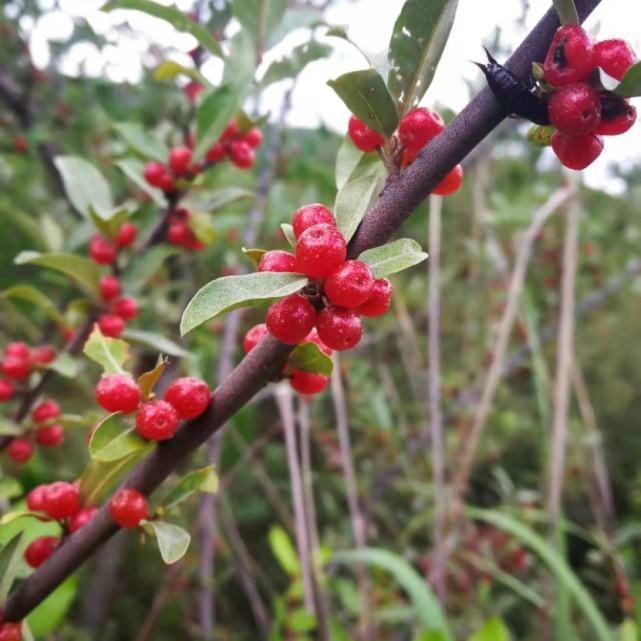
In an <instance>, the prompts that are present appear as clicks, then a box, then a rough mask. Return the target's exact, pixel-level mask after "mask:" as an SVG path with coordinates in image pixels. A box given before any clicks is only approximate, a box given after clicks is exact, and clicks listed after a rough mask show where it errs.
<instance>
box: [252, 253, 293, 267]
mask: <svg viewBox="0 0 641 641" xmlns="http://www.w3.org/2000/svg"><path fill="white" fill-rule="evenodd" d="M297 270H298V263H297V262H296V256H294V254H290V253H289V252H285V251H280V250H274V251H269V252H267V253H266V254H263V256H262V257H261V259H260V262H259V263H258V271H259V272H296V271H297Z"/></svg>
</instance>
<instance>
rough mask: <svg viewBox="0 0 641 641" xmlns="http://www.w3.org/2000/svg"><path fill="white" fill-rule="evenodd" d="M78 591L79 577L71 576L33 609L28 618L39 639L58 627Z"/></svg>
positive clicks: (28, 622) (33, 631)
mask: <svg viewBox="0 0 641 641" xmlns="http://www.w3.org/2000/svg"><path fill="white" fill-rule="evenodd" d="M77 593H78V579H77V577H76V576H71V577H69V578H68V579H67V580H66V581H65V582H64V583H63V584H62V585H60V586H59V587H58V588H56V589H55V590H54V591H53V592H52V593H51V594H49V596H48V597H47V598H46V599H45V600H44V601H43V602H42V603H41V604H40V605H38V607H36V608H35V610H33V611H32V612H31V613H30V614H29V615H28V616H27V619H26V622H27V624H28V625H29V626H30V628H31V633H32V634H33V636H34V637H36V638H38V639H42V638H45V637H46V636H47V635H50V634H51V633H52V632H53V631H54V630H56V628H58V627H59V626H60V625H61V624H62V622H63V621H64V619H65V617H66V616H67V612H68V611H69V608H71V605H72V604H73V601H74V599H75V598H76V595H77Z"/></svg>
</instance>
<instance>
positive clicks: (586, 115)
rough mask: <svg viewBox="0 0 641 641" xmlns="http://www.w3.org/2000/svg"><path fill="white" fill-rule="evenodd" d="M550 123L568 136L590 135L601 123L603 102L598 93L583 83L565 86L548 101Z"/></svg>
mask: <svg viewBox="0 0 641 641" xmlns="http://www.w3.org/2000/svg"><path fill="white" fill-rule="evenodd" d="M548 115H549V117H550V123H551V124H552V125H553V126H554V127H556V128H557V129H558V130H559V131H562V132H563V133H567V134H589V133H590V132H591V131H594V130H595V129H596V127H597V125H598V124H599V122H600V121H601V102H600V101H599V96H598V94H597V92H596V91H594V90H593V89H590V87H588V85H586V84H585V83H583V82H578V83H575V84H571V85H565V86H564V87H561V88H560V89H558V90H557V91H555V92H554V93H553V94H552V95H551V96H550V99H549V100H548Z"/></svg>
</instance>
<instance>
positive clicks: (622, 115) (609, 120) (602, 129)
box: [594, 93, 637, 136]
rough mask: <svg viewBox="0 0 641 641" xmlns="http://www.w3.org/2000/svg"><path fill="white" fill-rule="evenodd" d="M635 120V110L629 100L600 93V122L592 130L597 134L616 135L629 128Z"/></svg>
mask: <svg viewBox="0 0 641 641" xmlns="http://www.w3.org/2000/svg"><path fill="white" fill-rule="evenodd" d="M636 120H637V110H636V108H635V107H634V106H632V105H631V104H630V101H629V100H625V99H624V98H619V97H618V96H615V95H614V94H608V93H604V94H602V95H601V122H600V123H599V126H598V127H597V128H596V129H595V130H594V133H595V134H597V135H599V136H618V135H619V134H624V133H625V132H626V131H628V130H630V129H631V128H632V126H633V125H634V123H635V122H636Z"/></svg>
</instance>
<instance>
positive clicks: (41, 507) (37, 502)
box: [27, 485, 47, 512]
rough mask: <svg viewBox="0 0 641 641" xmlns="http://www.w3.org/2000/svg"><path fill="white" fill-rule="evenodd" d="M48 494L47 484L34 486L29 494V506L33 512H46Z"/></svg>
mask: <svg viewBox="0 0 641 641" xmlns="http://www.w3.org/2000/svg"><path fill="white" fill-rule="evenodd" d="M46 494H47V486H46V485H38V487H34V488H33V490H31V492H29V494H27V507H28V508H29V509H30V510H31V511H32V512H44V511H45V501H46Z"/></svg>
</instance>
